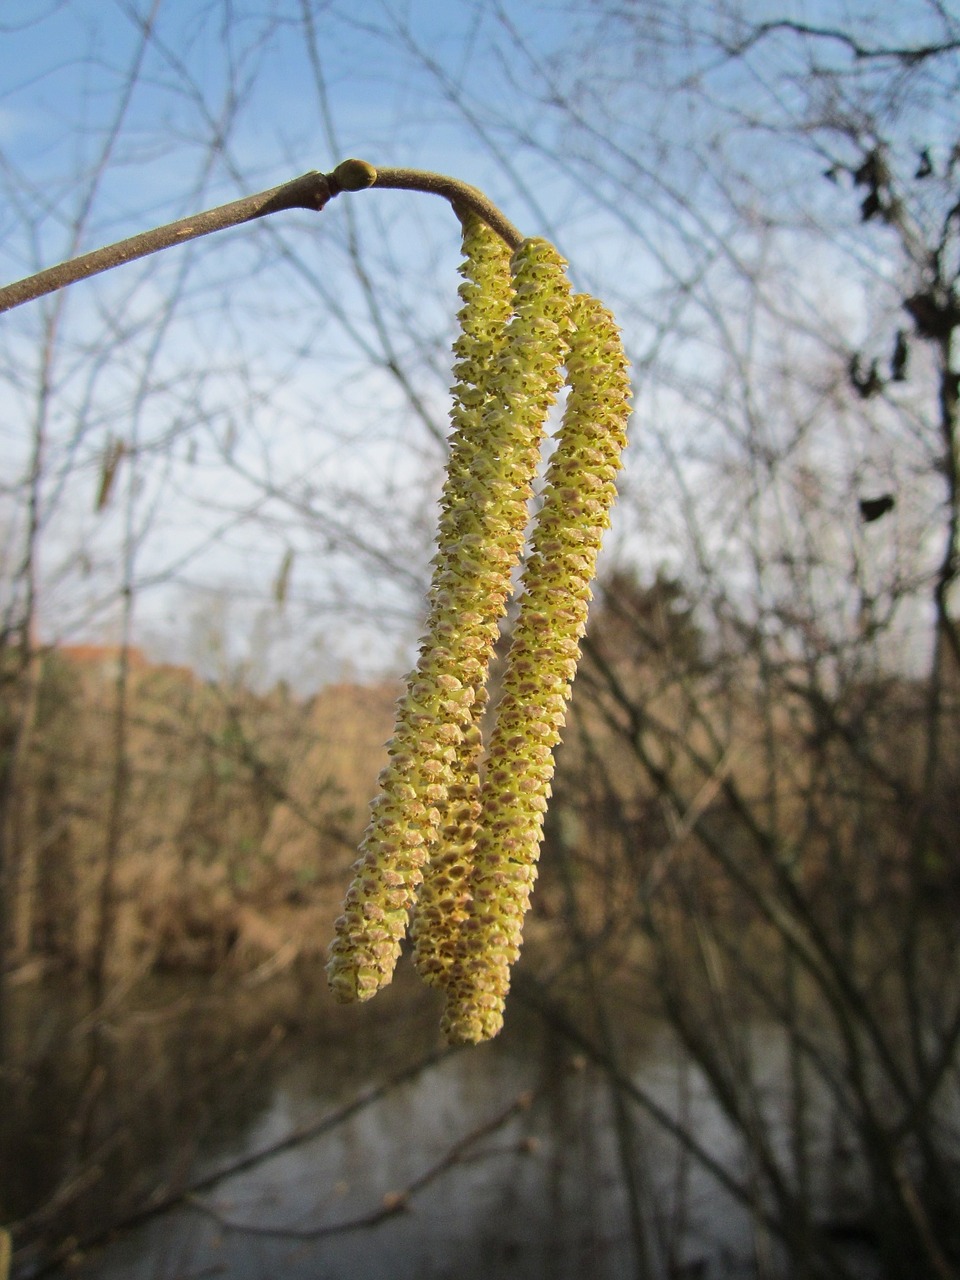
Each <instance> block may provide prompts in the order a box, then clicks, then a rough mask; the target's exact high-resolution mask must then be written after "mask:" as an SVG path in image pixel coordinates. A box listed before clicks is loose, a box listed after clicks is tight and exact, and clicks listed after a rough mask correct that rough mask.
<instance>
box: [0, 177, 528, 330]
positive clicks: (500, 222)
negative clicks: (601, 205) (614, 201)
mask: <svg viewBox="0 0 960 1280" xmlns="http://www.w3.org/2000/svg"><path fill="white" fill-rule="evenodd" d="M368 187H380V188H394V189H397V190H405V191H422V192H426V193H428V194H433V195H439V196H443V197H445V198H446V199H447V200H449V201H450V203H451V204H452V205H453V207H454V210H455V212H458V214H459V211H460V210H462V209H470V210H472V211H473V212H474V213H476V214H477V216H478V217H480V218H482V219H483V221H484V222H486V223H487V225H488V226H490V227H491V228H492V229H493V230H494V231H495V232H496V233H497V235H499V236H500V237H501V238H502V239H503V240H504V241H505V242H506V243H507V244H508V245H509V246H510V248H511V249H515V248H516V247H517V245H519V244H520V242H521V240H522V239H523V236H522V235H521V233H520V232H519V231H518V230H517V228H516V227H515V226H514V225H513V223H512V222H510V221H509V220H508V219H507V218H505V217H504V215H503V214H502V213H501V212H500V210H499V209H498V208H497V206H496V205H495V204H494V203H493V202H492V201H491V200H488V199H487V197H486V196H485V195H484V194H483V192H482V191H480V190H478V189H477V188H476V187H471V186H470V185H469V183H466V182H461V181H460V180H459V179H457V178H450V177H447V176H446V174H442V173H430V172H429V171H427V170H422V169H380V170H377V169H375V168H374V167H373V165H372V164H368V163H367V162H366V161H365V160H344V161H343V162H342V163H341V164H338V165H337V167H336V168H335V169H334V170H333V172H332V173H320V172H319V171H318V170H316V169H313V170H311V171H310V172H309V173H305V174H302V175H301V176H300V177H299V178H294V179H293V180H292V181H291V182H285V183H283V184H282V185H281V186H279V187H271V188H270V190H268V191H261V192H259V193H258V194H257V195H254V196H244V198H243V199H242V200H234V201H232V202H231V203H230V204H222V205H219V206H218V207H217V208H216V209H208V210H207V211H206V212H205V213H198V214H194V215H193V216H192V217H189V218H181V219H180V220H179V221H178V222H168V223H167V224H166V225H165V226H162V227H156V228H154V230H153V231H143V232H141V233H140V234H139V235H135V236H131V237H130V238H129V239H127V240H120V241H118V242H117V243H116V244H111V245H107V246H106V247H105V248H103V249H95V250H94V251H93V252H92V253H85V254H82V255H81V256H80V257H79V258H70V259H69V260H68V261H67V262H61V263H60V264H59V265H58V266H56V267H48V268H47V270H45V271H40V272H38V273H37V274H36V275H33V276H27V277H26V278H25V279H23V280H18V281H17V282H16V283H14V284H9V285H6V286H4V287H3V288H2V289H0V312H4V311H11V310H13V308H14V307H19V306H21V305H22V304H23V303H24V302H32V301H33V299H34V298H42V297H44V295H45V294H48V293H54V292H55V291H56V290H57V289H62V288H64V287H65V286H66V285H68V284H75V283H76V281H78V280H86V279H87V278H88V277H89V276H95V275H99V274H100V273H101V272H102V271H109V270H110V269H111V268H112V267H119V266H122V265H123V264H124V263H126V262H133V261H135V260H136V259H137V258H146V257H148V256H149V255H150V254H152V253H158V252H159V251H160V250H161V249H169V248H170V246H171V245H175V244H183V243H185V242H186V241H187V240H196V239H197V238H198V237H199V236H206V235H209V234H210V233H211V232H213V231H225V230H226V229H227V228H228V227H235V226H238V225H240V224H241V223H243V222H252V221H254V220H255V219H256V218H263V217H265V216H266V215H267V214H270V213H279V212H280V211H281V210H283V209H312V210H315V211H316V212H318V213H319V212H320V210H321V209H323V207H324V206H325V205H326V204H327V202H328V201H329V200H332V199H333V197H334V196H336V195H339V194H340V192H341V191H362V190H364V189H366V188H368Z"/></svg>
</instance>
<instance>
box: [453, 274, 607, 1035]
mask: <svg viewBox="0 0 960 1280" xmlns="http://www.w3.org/2000/svg"><path fill="white" fill-rule="evenodd" d="M572 314H573V320H574V332H573V335H572V339H571V350H570V353H569V355H568V357H567V383H568V385H569V388H570V394H569V397H568V400H567V405H566V410H565V412H564V417H563V422H562V425H561V428H560V431H559V433H558V442H557V447H556V450H555V451H554V454H553V457H552V459H551V462H550V465H549V469H548V472H547V483H546V487H545V492H544V498H543V506H542V508H541V510H540V514H539V517H538V520H537V525H536V528H535V530H534V533H533V538H532V543H531V553H530V557H529V560H528V562H527V565H526V568H525V570H524V575H523V595H522V598H521V604H520V613H519V617H518V619H517V624H516V628H515V630H514V637H513V643H512V645H511V649H510V654H509V657H508V660H507V669H506V673H505V676H504V683H503V693H502V695H501V699H500V703H499V706H498V708H497V716H496V723H495V725H494V728H493V732H492V735H491V741H490V750H489V755H488V759H487V762H486V773H485V777H484V783H483V788H482V792H481V808H480V815H479V819H478V832H477V840H476V848H475V851H474V866H473V871H472V874H471V880H470V899H471V900H470V905H469V911H468V914H467V918H466V919H465V920H464V922H463V924H462V926H461V928H460V931H459V936H458V942H457V947H456V955H455V959H454V962H453V964H452V965H451V966H450V967H449V971H448V973H447V980H446V983H445V986H446V991H447V1007H446V1011H445V1013H444V1018H443V1028H444V1032H445V1035H446V1036H447V1039H448V1040H450V1041H453V1042H462V1041H466V1042H471V1043H472V1042H476V1041H479V1040H485V1039H488V1038H489V1037H491V1036H494V1035H496V1034H497V1032H498V1031H499V1030H500V1028H501V1026H502V1023H503V1005H504V999H505V997H506V994H507V990H508V988H509V985H510V967H511V965H512V964H513V963H514V961H515V960H516V959H517V957H518V955H519V952H520V941H521V930H522V926H523V917H524V913H525V912H526V910H527V907H528V906H529V902H530V892H531V889H532V887H533V882H534V880H535V878H536V869H537V859H538V857H539V851H540V842H541V839H542V835H543V815H544V812H545V811H546V808H547V800H548V798H549V795H550V787H551V779H552V777H553V763H554V762H553V751H554V748H555V746H556V744H557V742H558V741H559V739H560V731H561V729H562V727H563V723H564V717H565V714H566V708H567V703H568V700H569V696H570V688H571V684H572V681H573V678H574V675H575V674H576V669H577V661H578V659H579V657H580V646H579V641H580V638H581V636H582V635H583V632H584V629H585V626H586V620H587V610H588V605H589V601H590V594H591V593H590V585H589V584H590V581H591V579H592V578H593V576H594V573H595V569H596V561H597V555H598V553H599V550H600V544H601V540H602V537H603V531H604V529H605V528H606V527H607V525H608V524H609V509H610V507H611V505H612V503H613V501H614V499H615V497H616V489H615V486H614V483H613V481H614V477H615V476H616V473H617V471H618V469H619V467H620V454H621V451H622V449H623V447H624V445H625V443H626V425H627V418H628V415H629V397H630V388H629V382H628V379H627V372H626V370H627V361H626V357H625V355H624V351H623V346H622V344H621V341H620V335H619V332H618V330H617V327H616V324H615V322H614V320H613V317H612V316H611V315H610V313H609V312H608V311H606V310H605V308H603V307H602V306H601V305H600V303H598V302H597V301H596V299H594V298H591V297H589V296H587V295H584V294H579V295H577V296H576V298H575V299H574V300H573V312H572Z"/></svg>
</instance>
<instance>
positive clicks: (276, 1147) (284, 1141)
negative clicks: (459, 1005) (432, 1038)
mask: <svg viewBox="0 0 960 1280" xmlns="http://www.w3.org/2000/svg"><path fill="white" fill-rule="evenodd" d="M459 1051H460V1050H459V1049H458V1048H457V1047H454V1048H445V1049H438V1050H436V1051H434V1052H433V1053H429V1054H427V1055H426V1057H424V1058H421V1059H420V1060H419V1061H418V1062H416V1063H414V1064H413V1066H410V1067H406V1068H404V1069H403V1070H402V1071H398V1072H396V1073H395V1074H393V1075H392V1076H389V1077H388V1078H387V1079H386V1080H384V1081H382V1082H381V1083H380V1084H377V1085H373V1086H371V1087H370V1088H368V1089H364V1090H362V1091H361V1092H360V1093H358V1094H357V1095H356V1097H354V1098H352V1099H351V1100H350V1102H348V1103H346V1104H344V1106H342V1107H338V1108H337V1109H336V1110H335V1111H331V1112H329V1113H328V1114H327V1115H325V1116H321V1117H320V1118H319V1119H318V1120H315V1121H313V1123H311V1124H307V1125H302V1126H300V1127H299V1128H296V1129H293V1130H292V1131H291V1132H290V1133H288V1134H286V1135H285V1136H284V1137H282V1138H280V1139H278V1140H277V1141H276V1142H271V1143H268V1144H267V1145H265V1146H263V1147H259V1148H258V1149H257V1150H256V1151H252V1152H250V1153H249V1154H248V1155H245V1156H243V1157H241V1158H240V1159H238V1160H234V1161H232V1162H231V1163H229V1164H226V1165H222V1166H221V1167H220V1168H219V1169H215V1170H214V1171H213V1172H212V1173H209V1174H206V1175H204V1176H203V1177H202V1178H198V1179H196V1180H195V1181H194V1182H191V1183H189V1184H187V1185H186V1186H183V1185H180V1186H170V1185H169V1184H167V1185H166V1186H161V1187H158V1188H157V1189H156V1191H155V1192H154V1193H153V1195H152V1196H150V1198H149V1199H148V1200H147V1201H146V1203H144V1204H143V1205H142V1206H141V1207H140V1208H139V1209H136V1210H135V1211H134V1212H133V1213H131V1214H129V1215H128V1216H127V1217H125V1218H122V1219H121V1220H120V1221H119V1222H116V1221H109V1220H104V1219H101V1220H100V1221H99V1222H98V1223H97V1225H96V1226H95V1227H93V1229H92V1230H91V1231H90V1232H89V1233H87V1234H85V1235H84V1236H83V1237H82V1238H80V1239H78V1238H76V1237H74V1238H72V1239H71V1240H70V1241H69V1242H68V1243H67V1245H66V1246H60V1247H58V1248H55V1249H54V1250H53V1251H52V1252H51V1253H50V1254H48V1255H47V1256H45V1257H44V1258H43V1259H42V1261H40V1262H38V1263H35V1264H34V1265H33V1266H32V1267H31V1270H30V1275H31V1277H33V1280H37V1277H39V1276H42V1275H46V1274H48V1273H49V1272H51V1271H53V1270H55V1269H56V1267H58V1266H59V1265H60V1264H61V1263H62V1262H63V1260H64V1257H65V1256H66V1254H67V1253H69V1252H71V1251H72V1250H74V1249H76V1248H81V1249H88V1248H90V1247H91V1246H92V1245H95V1244H99V1243H100V1241H102V1240H104V1239H105V1238H106V1237H107V1236H110V1235H114V1234H115V1233H116V1232H118V1231H122V1230H128V1229H129V1228H131V1227H135V1226H139V1225H140V1224H141V1223H142V1222H146V1221H148V1220H149V1219H150V1218H155V1217H158V1216H159V1215H160V1214H162V1213H166V1212H167V1211H168V1210H170V1209H173V1208H176V1207H177V1206H178V1205H181V1204H184V1203H187V1202H192V1198H193V1197H194V1196H195V1195H196V1194H197V1193H198V1192H201V1191H209V1190H211V1189H212V1188H213V1187H215V1186H216V1185H217V1183H219V1182H222V1181H224V1180H225V1179H226V1178H231V1177H233V1176H234V1175H236V1174H239V1173H245V1172H246V1171H247V1170H249V1169H252V1168H255V1167H256V1166H257V1165H259V1164H262V1163H263V1162H264V1161H265V1160H269V1159H271V1158H272V1157H273V1156H276V1155H280V1154H281V1153H282V1152H284V1151H289V1150H291V1149H292V1148H294V1147H297V1146H300V1145H301V1144H302V1143H304V1142H309V1141H310V1140H311V1139H313V1138H317V1137H319V1136H320V1135H321V1134H323V1133H327V1132H329V1131H330V1130H332V1129H335V1128H336V1127H337V1126H338V1125H341V1124H343V1123H344V1122H345V1121H347V1120H349V1119H350V1118H351V1117H352V1116H354V1115H356V1114H357V1113H359V1112H361V1111H363V1110H364V1109H365V1108H366V1107H369V1106H371V1105H372V1104H373V1103H375V1102H378V1101H379V1100H380V1099H381V1098H382V1097H384V1095H385V1094H387V1093H389V1092H390V1091H391V1090H392V1089H394V1088H396V1087H397V1086H399V1085H403V1084H407V1083H408V1082H410V1081H412V1080H415V1079H416V1078H417V1076H419V1075H420V1074H422V1073H423V1072H424V1071H426V1070H428V1069H429V1068H431V1067H434V1066H436V1065H437V1064H438V1063H439V1062H441V1061H443V1060H445V1059H446V1058H449V1057H450V1056H451V1055H453V1054H455V1053H458V1052H459ZM96 1172H97V1175H98V1176H99V1170H98V1171H96ZM70 1198H71V1199H72V1198H73V1196H71V1197H70ZM62 1201H63V1196H62V1194H61V1196H60V1197H58V1203H61V1202H62ZM35 1221H36V1216H35V1215H34V1216H32V1217H31V1218H28V1219H23V1220H22V1221H20V1222H16V1223H13V1224H12V1228H13V1233H14V1236H15V1237H16V1236H17V1235H22V1234H23V1232H24V1230H25V1229H26V1228H27V1227H29V1226H30V1225H31V1224H32V1223H34V1222H35ZM25 1254H26V1247H24V1248H23V1249H22V1251H21V1252H20V1258H22V1257H24V1256H25ZM20 1258H18V1255H17V1254H16V1253H15V1254H14V1261H19V1260H20Z"/></svg>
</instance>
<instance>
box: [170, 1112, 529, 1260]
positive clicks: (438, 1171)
mask: <svg viewBox="0 0 960 1280" xmlns="http://www.w3.org/2000/svg"><path fill="white" fill-rule="evenodd" d="M534 1097H535V1095H534V1093H532V1092H529V1093H521V1094H519V1095H518V1096H517V1097H516V1098H515V1099H514V1100H513V1102H511V1104H510V1105H509V1106H508V1107H506V1108H505V1109H504V1110H503V1111H501V1112H500V1113H499V1114H498V1115H495V1116H494V1117H493V1118H492V1119H491V1120H488V1121H486V1122H485V1123H484V1124H482V1125H480V1126H479V1128H476V1129H473V1130H471V1132H470V1133H468V1134H465V1135H464V1137H462V1138H461V1139H460V1140H459V1142H455V1143H454V1145H453V1146H452V1147H450V1149H449V1150H448V1151H447V1152H446V1153H445V1154H444V1155H443V1156H442V1157H441V1158H440V1159H439V1160H438V1161H437V1162H436V1163H435V1164H433V1165H431V1166H430V1168H429V1169H426V1170H425V1171H424V1172H423V1173H421V1174H420V1175H419V1176H418V1177H416V1178H414V1179H413V1181H412V1182H409V1183H408V1184H407V1186H406V1187H405V1188H404V1189H403V1190H402V1191H388V1192H387V1194H386V1195H385V1196H384V1197H383V1200H382V1201H381V1203H380V1204H379V1206H378V1207H377V1208H376V1209H372V1210H370V1212H369V1213H364V1214H360V1215H359V1216H358V1217H356V1218H348V1219H346V1220H344V1221H343V1222H331V1223H323V1224H320V1225H319V1226H315V1227H270V1226H264V1225H261V1224H260V1223H255V1222H236V1221H235V1220H234V1219H232V1218H228V1217H226V1216H225V1215H224V1214H222V1213H220V1211H219V1210H218V1209H215V1208H214V1207H213V1206H212V1205H209V1204H205V1203H204V1201H202V1200H201V1199H200V1198H199V1197H197V1196H195V1195H191V1196H189V1197H188V1198H187V1203H188V1204H189V1205H190V1207H191V1208H193V1209H197V1210H198V1211H199V1212H200V1213H203V1214H205V1215H206V1216H207V1217H208V1218H212V1219H213V1220H214V1222H216V1223H217V1225H218V1226H219V1227H221V1228H222V1229H223V1230H224V1231H232V1232H236V1233H242V1234H244V1235H255V1236H270V1237H272V1238H274V1239H277V1240H320V1239H322V1238H323V1237H325V1236H333V1235H343V1234H345V1233H346V1232H348V1231H360V1230H363V1229H364V1228H367V1227H376V1226H378V1225H379V1224H380V1223H381V1222H384V1221H386V1219H387V1218H393V1217H396V1215H397V1214H399V1213H404V1212H405V1211H406V1210H407V1209H408V1208H409V1205H410V1201H411V1200H412V1199H413V1197H414V1196H415V1195H416V1194H417V1193H418V1192H420V1191H422V1190H423V1189H424V1188H425V1187H427V1186H429V1185H430V1183H431V1182H435V1181H436V1180H437V1178H439V1177H441V1176H442V1175H443V1174H444V1173H446V1172H447V1170H448V1169H451V1168H453V1166H454V1165H457V1164H462V1163H463V1161H464V1157H465V1156H466V1155H467V1153H468V1152H469V1150H470V1148H471V1147H472V1146H475V1145H476V1143H478V1142H480V1141H482V1139H484V1138H487V1137H489V1136H490V1134H492V1133H496V1131H497V1130H498V1129H500V1128H502V1127H503V1125H505V1124H506V1123H507V1121H508V1120H511V1119H512V1118H513V1117H514V1116H515V1115H518V1114H519V1113H520V1112H521V1111H526V1110H528V1109H529V1108H530V1106H531V1105H532V1104H533V1100H534ZM492 1154H497V1155H501V1154H503V1151H502V1150H498V1151H497V1152H495V1153H492Z"/></svg>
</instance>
